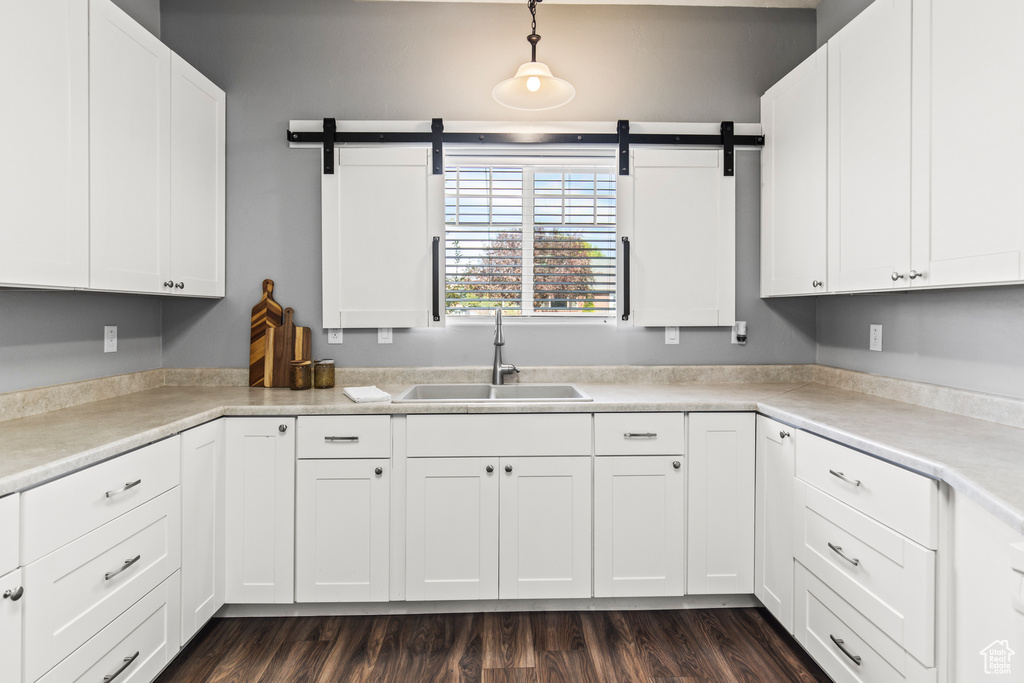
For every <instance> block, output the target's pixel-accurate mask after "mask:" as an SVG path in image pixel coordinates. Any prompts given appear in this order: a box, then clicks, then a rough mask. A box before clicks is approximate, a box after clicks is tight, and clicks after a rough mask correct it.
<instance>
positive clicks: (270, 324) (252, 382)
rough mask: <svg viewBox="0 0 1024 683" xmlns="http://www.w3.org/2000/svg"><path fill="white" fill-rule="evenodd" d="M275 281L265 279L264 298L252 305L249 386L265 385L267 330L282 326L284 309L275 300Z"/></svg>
mask: <svg viewBox="0 0 1024 683" xmlns="http://www.w3.org/2000/svg"><path fill="white" fill-rule="evenodd" d="M273 293H274V281H273V280H264V281H263V298H262V299H260V301H259V303H258V304H256V305H255V306H253V307H252V321H251V323H250V332H249V386H251V387H262V386H264V360H265V358H266V356H265V353H266V335H267V330H269V329H274V328H275V327H280V326H281V323H282V320H283V319H282V315H283V311H282V310H281V305H280V304H279V303H277V302H276V301H274V297H273Z"/></svg>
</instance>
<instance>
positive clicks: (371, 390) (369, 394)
mask: <svg viewBox="0 0 1024 683" xmlns="http://www.w3.org/2000/svg"><path fill="white" fill-rule="evenodd" d="M345 395H346V396H348V397H349V398H350V399H352V400H353V401H355V402H356V403H378V402H384V401H390V400H391V394H389V393H388V392H386V391H381V390H380V389H378V388H377V387H345Z"/></svg>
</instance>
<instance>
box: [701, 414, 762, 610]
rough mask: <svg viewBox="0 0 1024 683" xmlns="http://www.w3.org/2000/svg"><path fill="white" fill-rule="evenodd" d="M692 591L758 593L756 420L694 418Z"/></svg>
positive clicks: (741, 416)
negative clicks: (755, 546) (755, 519)
mask: <svg viewBox="0 0 1024 683" xmlns="http://www.w3.org/2000/svg"><path fill="white" fill-rule="evenodd" d="M689 421H690V424H689V429H688V435H689V448H688V452H689V457H688V458H687V460H688V461H689V473H688V477H687V479H688V482H689V484H688V486H689V496H688V497H687V509H688V511H689V514H688V519H687V534H686V542H687V549H688V553H687V563H686V564H687V568H686V592H687V593H692V594H716V593H718V594H725V593H753V592H754V415H753V413H690V414H689Z"/></svg>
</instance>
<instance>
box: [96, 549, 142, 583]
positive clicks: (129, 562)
mask: <svg viewBox="0 0 1024 683" xmlns="http://www.w3.org/2000/svg"><path fill="white" fill-rule="evenodd" d="M141 559H142V555H136V556H135V557H133V558H132V559H130V560H125V561H124V564H122V565H121V566H120V567H119V568H118V569H115V570H114V571H112V572H107V573H106V574H104V575H103V580H104V581H110V580H111V579H112V578H114V577H115V576H117V575H118V574H120V573H121V572H123V571H124V570H125V569H128V567H130V566H132V565H133V564H135V563H136V562H138V561H139V560H141Z"/></svg>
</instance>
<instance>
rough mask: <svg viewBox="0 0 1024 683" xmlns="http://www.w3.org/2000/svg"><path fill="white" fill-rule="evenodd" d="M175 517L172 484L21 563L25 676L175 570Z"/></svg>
mask: <svg viewBox="0 0 1024 683" xmlns="http://www.w3.org/2000/svg"><path fill="white" fill-rule="evenodd" d="M180 523H181V500H180V498H179V494H178V491H177V490H176V489H174V490H171V491H168V492H167V493H164V494H162V495H160V496H158V497H157V498H155V499H153V500H151V501H149V502H148V503H145V504H143V505H141V506H139V507H138V508H136V509H134V510H132V511H131V512H128V513H125V514H124V515H122V516H120V517H118V518H117V519H114V520H113V521H111V522H108V523H107V524H105V525H103V526H101V527H100V528H98V529H96V530H95V531H92V532H90V533H88V534H86V535H85V536H82V537H81V538H79V539H76V540H74V541H72V542H71V543H68V544H67V545H65V546H63V547H61V548H59V549H58V550H55V551H54V552H52V553H50V554H49V555H46V556H45V557H42V558H40V559H39V560H37V561H35V562H33V563H32V564H30V565H28V566H26V567H25V568H24V570H23V571H24V580H25V595H26V596H27V599H26V604H25V607H24V610H25V612H24V625H25V631H24V638H25V646H24V662H23V665H24V677H25V680H27V681H35V680H36V679H38V678H39V677H40V676H42V675H43V674H44V673H46V672H47V671H49V670H50V669H51V668H52V667H54V666H55V665H56V664H58V663H59V662H60V661H61V660H62V659H64V658H65V657H67V656H68V655H70V654H71V653H72V652H74V651H75V650H77V649H78V648H79V647H81V646H82V645H83V644H84V643H85V642H86V641H88V640H89V639H90V638H92V637H93V636H94V635H96V633H98V632H99V631H101V630H102V629H104V628H105V627H106V626H107V625H108V624H109V623H110V622H111V621H113V620H114V619H115V618H117V617H118V616H119V615H121V614H122V613H123V612H124V611H125V610H126V609H128V608H129V607H131V606H132V605H134V604H135V603H136V602H138V601H139V600H140V599H141V598H142V597H143V596H144V595H146V594H147V593H149V592H150V591H151V590H153V589H154V588H155V587H156V586H157V585H159V584H160V583H161V582H163V581H164V580H165V579H166V578H167V577H168V576H170V575H171V574H173V573H175V572H177V571H178V569H179V568H180V566H181V536H180V533H181V529H180ZM173 609H174V610H175V611H177V610H178V609H179V607H178V605H175V606H174V607H173ZM178 635H179V634H178V633H177V632H175V633H174V636H173V637H174V639H175V641H177V640H178Z"/></svg>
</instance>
